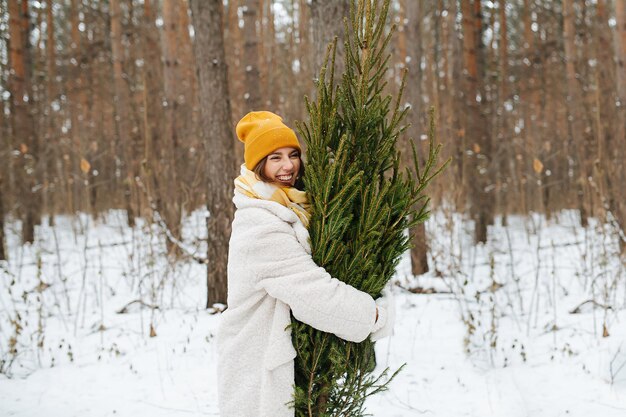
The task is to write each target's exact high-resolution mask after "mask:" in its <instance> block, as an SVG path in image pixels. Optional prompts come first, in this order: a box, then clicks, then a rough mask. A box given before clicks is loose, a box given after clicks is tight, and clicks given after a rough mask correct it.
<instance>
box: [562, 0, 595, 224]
mask: <svg viewBox="0 0 626 417" xmlns="http://www.w3.org/2000/svg"><path fill="white" fill-rule="evenodd" d="M574 21H575V15H574V7H573V4H572V0H563V40H564V45H565V75H566V79H567V99H566V102H567V112H568V115H569V117H568V120H569V123H568V127H569V136H570V138H571V140H570V142H571V143H573V148H574V150H575V152H576V154H577V162H578V163H577V165H578V171H579V172H578V181H577V183H576V188H577V193H578V208H579V210H580V222H581V225H582V226H583V227H585V226H587V217H588V208H587V205H586V204H585V201H584V196H585V195H586V194H587V193H588V187H587V186H586V184H587V178H589V174H590V173H589V170H588V167H587V165H588V164H587V160H588V159H591V156H590V155H589V156H588V155H587V154H586V152H585V137H584V130H583V129H584V127H583V120H582V116H583V115H582V112H581V106H582V97H581V93H580V88H579V86H578V79H577V78H576V65H575V64H576V44H575V37H576V32H575V25H574Z"/></svg>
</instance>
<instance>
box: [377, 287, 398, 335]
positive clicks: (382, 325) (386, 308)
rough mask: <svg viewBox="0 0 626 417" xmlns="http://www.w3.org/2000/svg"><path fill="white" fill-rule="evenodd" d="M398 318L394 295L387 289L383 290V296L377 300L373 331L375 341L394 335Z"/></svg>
mask: <svg viewBox="0 0 626 417" xmlns="http://www.w3.org/2000/svg"><path fill="white" fill-rule="evenodd" d="M395 318H396V306H395V300H394V298H393V293H392V292H391V290H389V289H388V288H387V287H386V288H385V289H384V290H383V296H382V297H380V298H378V299H376V322H375V323H374V328H373V329H372V333H371V338H372V340H373V341H376V340H378V339H382V338H383V337H387V336H391V335H392V334H393V326H394V324H395Z"/></svg>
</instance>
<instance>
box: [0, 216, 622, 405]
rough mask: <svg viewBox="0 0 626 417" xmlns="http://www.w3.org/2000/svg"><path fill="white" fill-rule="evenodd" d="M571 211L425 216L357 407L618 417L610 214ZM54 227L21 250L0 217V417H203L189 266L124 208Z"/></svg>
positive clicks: (203, 334) (617, 303)
mask: <svg viewBox="0 0 626 417" xmlns="http://www.w3.org/2000/svg"><path fill="white" fill-rule="evenodd" d="M205 217H206V211H198V212H196V213H193V214H192V215H191V216H188V217H187V218H186V219H185V224H184V227H183V241H184V242H185V247H186V248H187V250H194V251H195V254H194V255H197V256H199V257H202V256H203V254H204V253H205V244H204V243H203V239H204V238H205V237H206V231H205V229H204V227H205ZM576 219H577V217H576V213H574V212H562V213H559V214H558V215H557V216H555V218H554V219H551V220H548V219H546V218H545V217H544V216H541V215H538V214H531V215H530V216H525V217H510V218H509V219H508V222H509V225H508V226H507V227H504V226H502V225H501V219H497V222H496V224H495V225H494V226H492V227H490V229H489V241H488V242H487V243H486V244H479V245H474V244H473V243H472V242H471V236H472V233H473V231H472V224H471V222H469V221H467V220H466V219H464V218H463V217H462V216H461V215H459V214H457V213H454V212H453V211H451V210H450V209H448V208H446V207H445V206H442V207H441V208H440V209H438V210H437V211H436V212H435V213H434V214H433V216H432V217H431V219H429V221H428V222H427V224H426V226H427V235H428V236H429V238H430V242H431V258H430V260H429V261H430V265H431V271H430V272H429V273H428V274H426V275H423V276H420V277H414V276H412V275H411V271H410V264H409V258H408V254H407V256H405V257H403V259H402V261H401V263H400V265H399V266H398V270H397V274H396V277H395V278H394V283H395V284H396V285H395V287H394V293H395V298H396V306H397V315H396V317H397V318H396V328H395V335H394V336H393V337H391V338H388V339H383V340H381V341H379V342H378V343H377V346H376V350H377V358H378V369H377V371H378V372H381V371H382V370H383V369H384V368H385V367H387V366H388V367H389V368H390V369H391V370H395V369H398V368H399V367H400V366H401V365H402V364H406V365H405V368H404V369H403V370H402V371H401V372H400V373H399V374H398V376H397V377H396V379H395V380H394V381H392V382H391V384H390V386H389V390H388V391H386V392H383V393H381V394H379V395H377V396H375V397H372V398H370V399H368V401H367V403H366V405H367V411H368V412H369V413H371V414H372V415H374V416H385V417H405V416H416V415H429V416H446V417H450V416H452V417H454V416H477V417H478V416H480V417H483V416H507V417H509V416H511V417H515V416H546V417H552V416H592V415H593V416H603V417H612V416H616V417H617V416H624V415H626V343H625V340H626V325H625V324H624V323H625V319H626V316H625V313H624V306H625V303H626V273H625V271H624V262H623V261H620V259H619V257H618V256H617V246H616V239H615V238H614V236H615V233H614V229H613V228H612V226H611V224H601V223H599V222H598V221H596V220H594V219H592V221H591V222H590V226H589V227H587V228H586V229H583V228H581V227H580V226H578V225H577V220H576ZM55 220H56V225H55V226H54V227H50V226H48V225H43V226H41V227H40V228H38V230H37V241H36V243H35V244H33V245H20V244H18V236H19V222H15V221H10V222H8V224H7V233H8V237H7V240H8V242H7V246H8V249H9V255H10V261H9V262H4V263H1V264H0V367H1V368H2V370H3V373H2V374H0V415H1V416H40V415H45V416H51V417H55V416H74V415H76V416H87V417H90V416H94V417H95V416H110V415H116V416H137V415H140V416H141V415H151V416H165V415H167V416H190V415H198V416H217V415H219V414H218V410H217V403H216V402H217V386H218V381H217V380H216V361H217V357H216V344H215V332H216V329H217V326H218V325H219V321H220V315H219V313H215V311H216V310H219V307H220V306H216V307H218V308H217V309H216V310H209V311H207V310H206V309H205V308H204V303H205V299H204V297H205V288H204V286H205V278H206V271H205V269H204V267H203V265H201V264H198V263H197V262H193V261H191V260H184V259H183V260H179V261H175V260H171V259H168V258H167V256H166V255H165V245H164V244H163V236H164V231H163V230H162V229H160V228H159V227H158V226H154V225H152V226H150V225H148V224H147V223H146V222H144V221H141V219H139V221H138V224H137V226H136V227H135V228H134V229H132V230H131V229H129V228H128V227H127V226H125V215H124V213H123V212H118V211H111V212H110V213H108V214H107V215H106V216H105V217H104V218H100V219H97V220H94V219H93V218H90V217H89V216H86V215H80V216H75V217H67V216H60V217H57V218H56V219H55ZM190 248H191V249H190ZM38 265H41V266H40V267H38ZM591 298H593V299H594V300H595V301H596V303H597V304H593V303H591V302H588V303H584V302H585V301H587V300H589V299H591ZM137 300H141V301H142V302H143V303H140V302H133V301H137ZM155 305H158V306H159V308H158V309H154V308H152V307H153V306H155ZM602 306H605V307H606V306H610V307H611V308H603V307H602ZM123 307H126V312H125V313H123V314H118V313H117V312H118V311H120V310H122V308H123ZM576 307H579V308H578V310H579V312H578V313H575V314H573V313H570V312H572V311H574V310H575V308H576ZM16 323H19V327H20V329H19V332H17V333H16ZM151 329H152V331H153V332H154V337H150V333H151ZM468 329H472V332H471V333H469V332H468ZM604 331H606V332H607V333H608V336H607V337H603V332H604ZM12 338H13V342H14V344H15V347H16V349H17V353H16V354H15V355H13V354H11V353H10V352H9V350H10V349H9V348H10V343H12V342H11V339H12ZM38 345H41V346H42V347H38ZM9 363H10V365H9Z"/></svg>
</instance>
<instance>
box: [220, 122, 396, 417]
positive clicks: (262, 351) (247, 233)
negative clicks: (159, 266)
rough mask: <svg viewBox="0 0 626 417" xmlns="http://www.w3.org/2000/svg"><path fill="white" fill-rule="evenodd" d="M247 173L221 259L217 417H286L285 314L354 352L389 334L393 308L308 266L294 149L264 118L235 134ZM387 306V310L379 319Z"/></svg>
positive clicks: (293, 141)
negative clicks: (223, 282) (224, 282)
mask: <svg viewBox="0 0 626 417" xmlns="http://www.w3.org/2000/svg"><path fill="white" fill-rule="evenodd" d="M237 136H238V138H239V139H240V140H241V141H242V142H244V144H245V151H244V159H245V164H243V165H242V166H241V175H240V176H239V177H238V178H237V179H236V180H235V197H234V198H233V202H234V203H235V206H236V207H237V211H236V212H235V218H234V220H233V224H232V235H231V238H230V247H229V258H228V309H227V310H226V311H225V312H224V314H223V315H222V322H221V325H220V329H219V331H218V354H219V364H218V383H219V387H218V392H219V408H220V415H221V416H222V417H283V416H284V417H293V415H294V411H293V409H292V408H290V407H289V406H288V405H287V403H288V402H290V401H291V400H292V393H293V385H294V358H295V357H296V351H295V349H294V347H293V345H292V343H291V329H290V328H289V327H288V326H289V324H290V323H291V318H290V311H291V312H292V313H293V315H294V317H295V318H296V319H298V320H300V321H302V322H304V323H307V324H308V325H310V326H312V327H314V328H316V329H319V330H322V331H325V332H329V333H334V334H335V335H337V336H338V337H340V338H342V339H345V340H349V341H352V342H361V341H363V340H365V338H367V337H368V336H369V335H370V334H372V338H373V339H375V340H376V339H378V338H380V337H384V336H386V335H388V334H390V333H391V329H392V326H393V305H392V302H391V301H390V299H386V298H385V297H383V298H380V299H378V300H376V301H374V299H372V297H371V296H370V295H369V294H367V293H364V292H362V291H359V290H357V289H355V288H354V287H351V286H349V285H347V284H345V283H343V282H341V281H339V280H337V279H335V278H332V277H331V276H330V275H329V274H328V273H327V272H326V271H325V270H324V269H323V268H321V267H319V266H317V265H316V264H315V263H314V262H313V259H312V258H311V248H310V245H309V235H308V232H307V229H306V226H307V225H308V222H309V219H310V213H309V212H308V208H309V206H308V203H307V197H306V194H305V193H304V192H303V191H300V190H298V189H297V188H295V187H294V185H295V184H296V181H298V179H299V178H300V177H301V176H302V173H303V170H304V166H303V164H302V160H301V159H300V155H301V154H300V153H301V147H300V143H299V142H298V139H297V137H296V135H295V133H294V131H293V130H291V129H290V128H289V127H287V126H286V125H285V124H283V123H282V119H281V118H280V117H279V116H277V115H275V114H274V113H271V112H267V111H259V112H251V113H248V114H247V115H246V116H244V117H243V118H242V119H241V121H239V123H238V124H237ZM386 303H388V304H389V309H386V308H385V306H386Z"/></svg>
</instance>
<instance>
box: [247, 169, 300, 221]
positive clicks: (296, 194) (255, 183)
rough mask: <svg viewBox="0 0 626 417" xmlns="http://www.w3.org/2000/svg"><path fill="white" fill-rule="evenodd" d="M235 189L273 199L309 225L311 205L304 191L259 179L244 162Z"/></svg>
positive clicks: (264, 198)
mask: <svg viewBox="0 0 626 417" xmlns="http://www.w3.org/2000/svg"><path fill="white" fill-rule="evenodd" d="M235 189H236V190H237V191H239V192H240V193H242V194H244V195H246V196H248V197H251V198H258V199H260V200H268V201H274V202H276V203H278V204H280V205H283V206H285V207H287V208H288V209H290V210H292V211H293V212H294V213H296V215H297V216H298V218H299V219H300V221H302V224H304V226H305V227H307V228H308V227H309V220H311V212H310V207H311V205H310V204H309V198H308V197H307V194H306V192H304V191H300V190H298V189H297V188H294V187H281V186H279V185H276V184H270V183H267V182H264V181H261V180H259V179H258V178H257V177H256V174H255V173H254V172H252V171H250V170H249V169H248V168H246V165H245V164H243V165H241V175H240V176H238V177H237V178H235Z"/></svg>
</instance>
